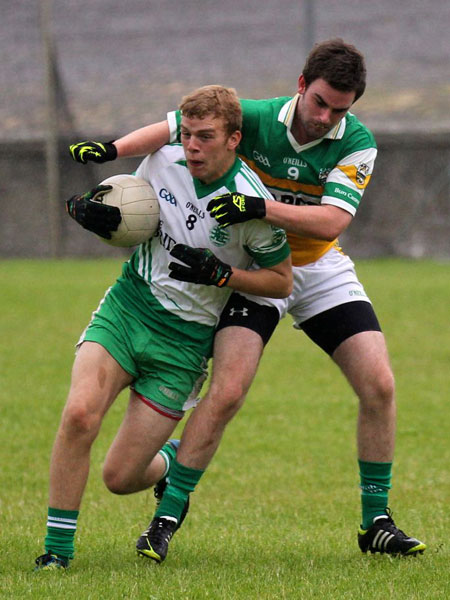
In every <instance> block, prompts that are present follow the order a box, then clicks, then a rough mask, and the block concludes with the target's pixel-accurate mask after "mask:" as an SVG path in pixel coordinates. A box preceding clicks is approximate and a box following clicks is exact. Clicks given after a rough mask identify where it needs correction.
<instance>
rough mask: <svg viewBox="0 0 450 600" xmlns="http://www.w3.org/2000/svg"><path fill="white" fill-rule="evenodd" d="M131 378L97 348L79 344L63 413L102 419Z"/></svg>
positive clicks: (101, 347)
mask: <svg viewBox="0 0 450 600" xmlns="http://www.w3.org/2000/svg"><path fill="white" fill-rule="evenodd" d="M131 381H132V376H131V375H130V374H129V373H127V372H126V371H125V370H124V369H123V368H122V367H121V366H120V365H119V363H118V362H117V361H116V360H115V359H114V358H113V357H112V356H111V354H109V352H108V351H107V350H106V349H105V348H104V347H103V346H101V345H100V344H97V343H95V342H83V343H82V344H81V346H80V347H79V348H78V349H77V354H76V357H75V361H74V364H73V368H72V378H71V385H70V391H69V396H68V399H67V403H66V411H67V410H74V407H75V406H76V407H78V408H79V409H80V410H82V411H83V412H84V413H86V414H91V415H97V416H99V417H101V416H103V415H104V414H105V412H106V411H107V410H108V408H109V406H110V405H111V404H112V402H113V401H114V400H115V398H116V397H117V395H118V394H119V393H120V392H121V391H122V390H123V389H124V388H125V387H126V386H127V385H129V384H130V383H131Z"/></svg>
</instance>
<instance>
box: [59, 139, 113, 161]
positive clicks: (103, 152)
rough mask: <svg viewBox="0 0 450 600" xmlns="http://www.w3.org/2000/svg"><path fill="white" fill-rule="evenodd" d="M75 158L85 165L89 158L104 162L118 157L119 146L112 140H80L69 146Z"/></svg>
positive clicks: (71, 154)
mask: <svg viewBox="0 0 450 600" xmlns="http://www.w3.org/2000/svg"><path fill="white" fill-rule="evenodd" d="M69 151H70V156H71V157H72V158H73V160H76V161H77V162H79V163H82V164H83V165H85V164H86V163H87V162H88V161H89V160H92V162H95V163H104V162H107V161H108V160H115V159H116V158H117V148H116V147H115V146H114V144H113V143H112V141H111V142H78V143H77V144H72V145H71V146H70V148H69Z"/></svg>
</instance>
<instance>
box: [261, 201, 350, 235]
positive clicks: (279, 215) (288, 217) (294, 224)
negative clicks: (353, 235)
mask: <svg viewBox="0 0 450 600" xmlns="http://www.w3.org/2000/svg"><path fill="white" fill-rule="evenodd" d="M264 220H265V221H266V222H268V223H270V224H271V225H275V226H276V227H281V228H282V229H284V230H285V231H287V232H289V233H295V234H297V235H301V236H303V237H310V238H316V239H320V240H330V241H332V240H334V239H336V238H337V237H338V236H339V235H340V234H341V233H342V232H343V231H344V230H345V229H346V228H347V227H348V225H349V224H350V222H351V220H352V215H351V214H350V213H349V212H347V211H346V210H343V209H341V208H338V207H337V206H332V205H329V204H321V205H319V206H291V205H289V204H283V203H282V202H266V216H265V219H264Z"/></svg>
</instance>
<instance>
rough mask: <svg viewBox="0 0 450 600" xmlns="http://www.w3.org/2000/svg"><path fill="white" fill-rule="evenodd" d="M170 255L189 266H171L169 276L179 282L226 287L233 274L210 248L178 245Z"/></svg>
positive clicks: (177, 264) (172, 263) (178, 264)
mask: <svg viewBox="0 0 450 600" xmlns="http://www.w3.org/2000/svg"><path fill="white" fill-rule="evenodd" d="M170 254H171V255H172V256H173V257H174V258H177V259H178V260H181V261H182V262H184V263H185V264H186V265H188V266H187V267H186V266H184V265H180V263H174V262H171V263H170V264H169V270H170V273H169V276H170V277H172V279H177V280H178V281H188V282H190V283H202V284H203V285H215V286H217V287H225V286H226V285H227V283H228V280H229V279H230V277H231V275H232V273H233V271H232V268H231V267H230V265H227V264H226V263H223V262H222V261H221V260H219V259H218V258H217V256H215V255H214V253H213V252H211V250H209V249H208V248H191V246H186V245H185V244H176V245H175V246H174V247H173V248H172V250H171V252H170Z"/></svg>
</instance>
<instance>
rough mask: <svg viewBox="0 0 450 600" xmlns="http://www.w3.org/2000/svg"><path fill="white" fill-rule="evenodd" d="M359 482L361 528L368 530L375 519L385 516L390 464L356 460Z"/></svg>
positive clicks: (390, 471)
mask: <svg viewBox="0 0 450 600" xmlns="http://www.w3.org/2000/svg"><path fill="white" fill-rule="evenodd" d="M358 463H359V475H360V480H361V506H362V528H363V529H368V528H369V527H370V526H371V525H372V523H373V519H374V518H375V517H378V516H379V515H384V514H386V508H387V505H388V492H389V490H390V488H391V476H392V463H391V462H367V461H364V460H358Z"/></svg>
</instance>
